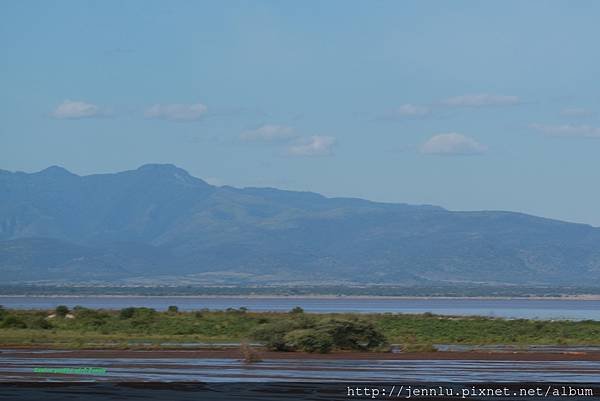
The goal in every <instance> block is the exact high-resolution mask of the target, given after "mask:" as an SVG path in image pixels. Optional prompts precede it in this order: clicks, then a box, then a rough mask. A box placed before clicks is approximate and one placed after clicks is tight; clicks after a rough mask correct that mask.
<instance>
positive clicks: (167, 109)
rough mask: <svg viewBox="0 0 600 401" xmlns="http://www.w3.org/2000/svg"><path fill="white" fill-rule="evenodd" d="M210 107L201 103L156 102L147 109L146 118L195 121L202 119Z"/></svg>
mask: <svg viewBox="0 0 600 401" xmlns="http://www.w3.org/2000/svg"><path fill="white" fill-rule="evenodd" d="M207 112H208V109H207V108H206V106H205V105H203V104H201V103H196V104H155V105H154V106H152V107H149V108H148V109H146V111H145V113H144V115H145V116H146V118H156V119H162V120H170V121H195V120H200V119H202V118H203V117H204V116H205V114H206V113H207Z"/></svg>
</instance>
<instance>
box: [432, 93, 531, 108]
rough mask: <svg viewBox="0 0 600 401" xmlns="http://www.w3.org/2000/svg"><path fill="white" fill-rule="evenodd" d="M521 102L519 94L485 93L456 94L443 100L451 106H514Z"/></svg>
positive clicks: (446, 104) (444, 103) (443, 102)
mask: <svg viewBox="0 0 600 401" xmlns="http://www.w3.org/2000/svg"><path fill="white" fill-rule="evenodd" d="M520 102H521V101H520V99H519V98H518V97H517V96H505V95H490V94H485V93H480V94H469V95H462V96H455V97H451V98H448V99H444V100H442V104H443V105H445V106H449V107H485V106H512V105H515V104H519V103H520Z"/></svg>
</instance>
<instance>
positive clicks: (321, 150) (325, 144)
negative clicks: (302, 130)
mask: <svg viewBox="0 0 600 401" xmlns="http://www.w3.org/2000/svg"><path fill="white" fill-rule="evenodd" d="M334 145H335V138H334V137H332V136H318V135H315V136H310V137H308V138H301V139H299V140H298V141H296V143H295V144H293V145H291V146H290V147H289V148H288V154H290V155H292V156H329V155H331V153H332V148H333V146H334Z"/></svg>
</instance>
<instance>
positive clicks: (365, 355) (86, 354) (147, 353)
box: [0, 346, 600, 363]
mask: <svg viewBox="0 0 600 401" xmlns="http://www.w3.org/2000/svg"><path fill="white" fill-rule="evenodd" d="M257 353H258V354H259V355H260V357H261V359H264V360H269V359H275V360H285V359H287V360H290V359H292V360H309V359H312V360H407V361H410V360H432V361H435V360H440V361H441V360H462V361H600V352H596V351H593V352H568V351H565V352H527V351H502V352H500V351H495V352H489V351H468V352H462V351H437V352H406V353H391V352H341V351H337V352H331V353H328V354H317V353H314V354H313V353H305V352H276V351H257ZM74 355H75V356H76V357H77V358H81V359H99V358H104V359H119V358H140V359H163V358H164V359H171V358H182V359H236V360H242V359H243V355H242V353H241V351H240V350H239V349H236V348H227V349H218V350H206V349H205V350H160V349H159V350H131V349H127V350H105V349H104V350H103V349H79V350H65V349H49V348H42V347H29V346H22V347H11V348H0V357H19V358H32V359H35V358H49V359H57V360H58V359H61V358H72V357H74ZM258 363H260V362H258Z"/></svg>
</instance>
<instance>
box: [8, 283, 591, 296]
mask: <svg viewBox="0 0 600 401" xmlns="http://www.w3.org/2000/svg"><path fill="white" fill-rule="evenodd" d="M0 295H147V296H176V295H205V296H206V295H230V296H235V295H246V296H248V295H265V296H266V295H279V296H293V295H295V296H302V295H305V296H308V295H334V296H415V297H421V296H422V297H436V296H438V297H532V296H535V297H559V296H564V295H600V287H577V286H569V287H567V286H565V287H544V286H539V287H532V286H489V285H488V286H486V285H454V286H453V285H427V286H410V287H402V286H364V287H359V286H347V285H339V286H221V287H218V286H211V287H202V286H105V285H98V286H83V285H73V286H71V285H69V286H67V285H65V286H61V285H0Z"/></svg>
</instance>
